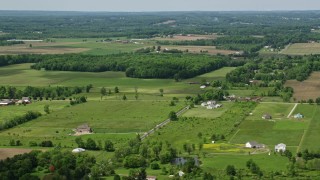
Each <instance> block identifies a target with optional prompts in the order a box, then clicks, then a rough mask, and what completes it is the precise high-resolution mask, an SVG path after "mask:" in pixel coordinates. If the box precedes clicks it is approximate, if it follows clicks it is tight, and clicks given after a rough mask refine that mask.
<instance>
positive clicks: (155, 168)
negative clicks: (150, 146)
mask: <svg viewBox="0 0 320 180" xmlns="http://www.w3.org/2000/svg"><path fill="white" fill-rule="evenodd" d="M150 168H151V169H153V170H158V169H160V166H159V164H158V163H156V162H153V163H151V165H150Z"/></svg>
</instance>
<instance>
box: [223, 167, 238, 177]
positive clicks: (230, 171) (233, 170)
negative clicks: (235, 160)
mask: <svg viewBox="0 0 320 180" xmlns="http://www.w3.org/2000/svg"><path fill="white" fill-rule="evenodd" d="M226 173H227V175H229V176H235V175H236V173H237V172H236V168H235V167H234V166H233V165H228V166H227V168H226Z"/></svg>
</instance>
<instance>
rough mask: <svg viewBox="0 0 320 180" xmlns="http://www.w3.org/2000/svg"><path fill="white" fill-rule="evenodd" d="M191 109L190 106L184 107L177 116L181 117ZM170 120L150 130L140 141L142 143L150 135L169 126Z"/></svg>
mask: <svg viewBox="0 0 320 180" xmlns="http://www.w3.org/2000/svg"><path fill="white" fill-rule="evenodd" d="M188 109H189V106H186V107H184V108H183V109H181V110H180V111H178V112H177V113H176V114H177V116H180V115H181V114H182V113H184V112H186V111H187V110H188ZM170 121H171V120H170V118H169V119H166V120H165V121H163V122H162V123H160V124H158V125H156V127H154V128H152V129H151V130H149V131H148V132H146V133H144V134H143V135H142V136H141V137H140V139H141V141H142V140H144V139H145V138H147V137H148V136H149V135H151V134H153V133H154V132H155V131H156V130H157V129H159V128H162V127H163V126H165V125H166V124H168V123H169V122H170Z"/></svg>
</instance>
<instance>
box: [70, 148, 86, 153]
mask: <svg viewBox="0 0 320 180" xmlns="http://www.w3.org/2000/svg"><path fill="white" fill-rule="evenodd" d="M84 151H86V150H85V149H83V148H75V149H73V150H72V152H73V153H81V152H84Z"/></svg>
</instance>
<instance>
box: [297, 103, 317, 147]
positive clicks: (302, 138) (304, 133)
mask: <svg viewBox="0 0 320 180" xmlns="http://www.w3.org/2000/svg"><path fill="white" fill-rule="evenodd" d="M315 108H316V107H315ZM316 111H317V110H316V109H314V110H313V114H312V118H311V120H310V122H309V125H308V128H307V129H305V130H304V132H303V135H302V137H301V139H300V143H299V146H298V148H297V152H299V151H300V149H301V146H302V143H303V141H304V138H305V136H306V134H307V132H308V131H309V129H310V126H311V122H312V121H313V119H314V115H315V114H316Z"/></svg>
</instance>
